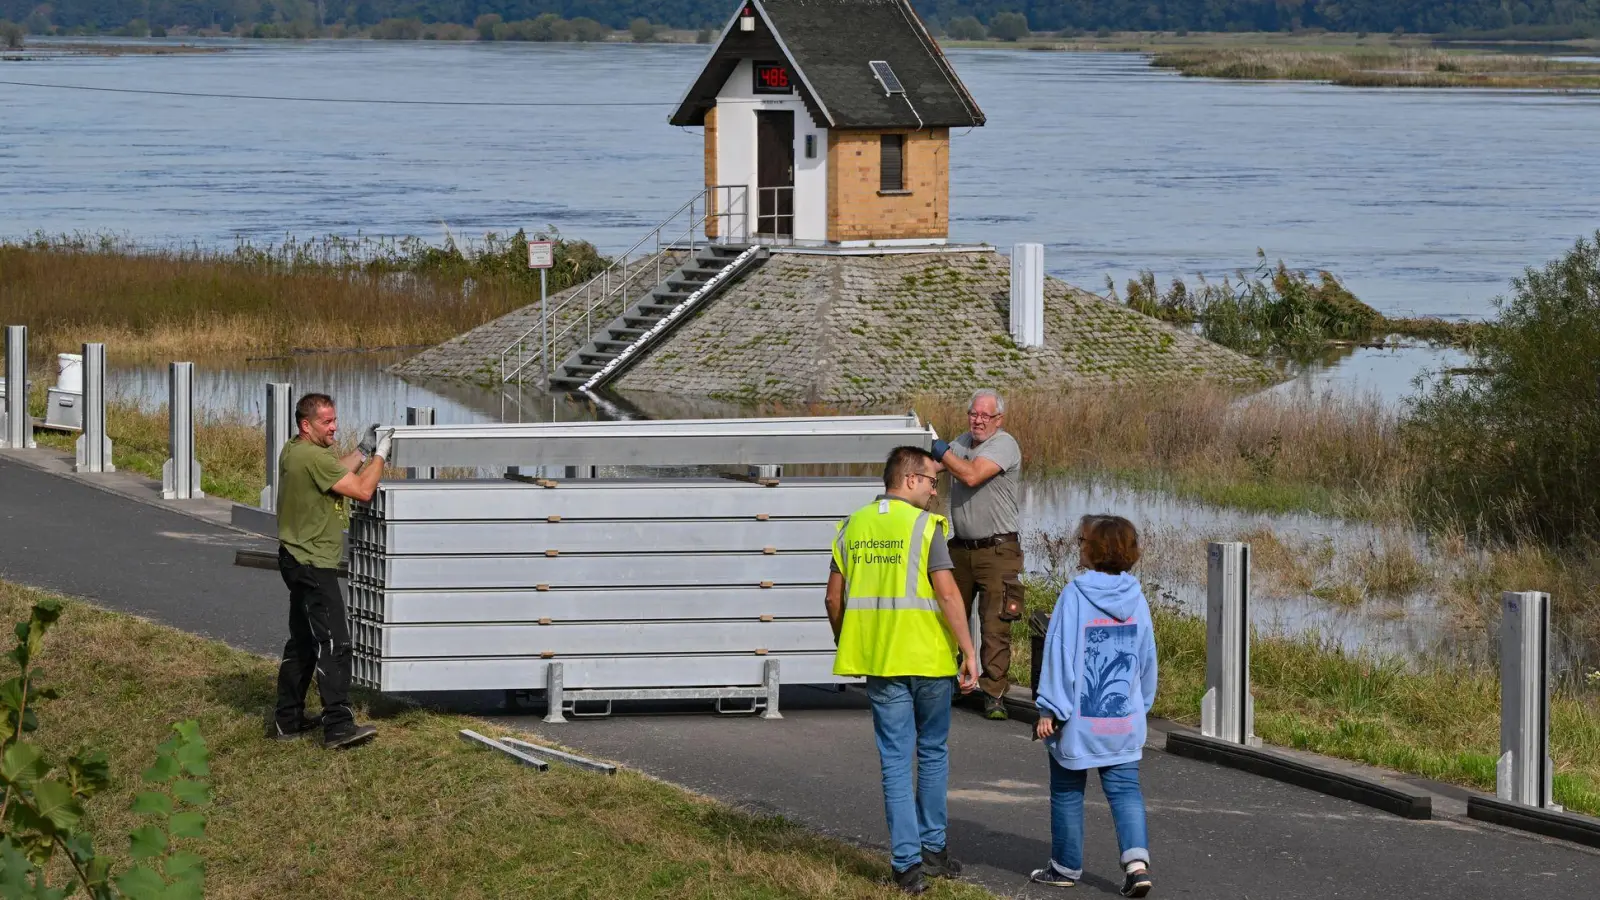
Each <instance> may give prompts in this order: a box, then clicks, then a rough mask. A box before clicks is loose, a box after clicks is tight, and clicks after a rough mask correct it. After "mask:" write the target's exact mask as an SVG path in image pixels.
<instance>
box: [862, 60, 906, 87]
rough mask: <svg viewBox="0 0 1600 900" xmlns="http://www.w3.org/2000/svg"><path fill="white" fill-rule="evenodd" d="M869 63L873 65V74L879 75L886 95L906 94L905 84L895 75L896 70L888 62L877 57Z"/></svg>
mask: <svg viewBox="0 0 1600 900" xmlns="http://www.w3.org/2000/svg"><path fill="white" fill-rule="evenodd" d="M867 65H869V66H871V67H872V74H873V75H874V76H876V77H877V79H878V83H879V84H881V85H883V92H884V95H885V96H887V95H889V94H904V93H905V92H906V89H905V86H904V85H902V84H901V83H900V79H898V78H896V77H895V74H894V70H893V69H891V68H889V64H888V63H887V62H885V61H884V60H881V59H875V60H873V61H871V62H869V63H867Z"/></svg>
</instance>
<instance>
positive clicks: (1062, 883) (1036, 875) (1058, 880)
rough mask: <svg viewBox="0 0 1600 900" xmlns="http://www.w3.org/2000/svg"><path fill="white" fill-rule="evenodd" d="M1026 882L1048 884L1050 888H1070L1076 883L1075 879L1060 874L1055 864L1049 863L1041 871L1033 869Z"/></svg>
mask: <svg viewBox="0 0 1600 900" xmlns="http://www.w3.org/2000/svg"><path fill="white" fill-rule="evenodd" d="M1028 880H1029V881H1031V882H1033V883H1034V884H1048V885H1050V886H1051V887H1072V886H1073V885H1075V884H1077V883H1078V882H1077V880H1076V879H1074V878H1072V877H1070V876H1067V875H1063V874H1061V870H1060V869H1058V868H1056V864H1055V863H1051V864H1049V865H1047V866H1045V867H1044V868H1042V869H1034V870H1033V873H1032V874H1031V875H1029V876H1028Z"/></svg>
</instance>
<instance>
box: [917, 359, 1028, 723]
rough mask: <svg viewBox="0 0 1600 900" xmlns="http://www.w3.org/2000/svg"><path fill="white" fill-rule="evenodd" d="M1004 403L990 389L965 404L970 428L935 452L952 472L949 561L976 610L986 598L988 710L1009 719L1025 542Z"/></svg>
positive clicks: (1018, 453)
mask: <svg viewBox="0 0 1600 900" xmlns="http://www.w3.org/2000/svg"><path fill="white" fill-rule="evenodd" d="M1005 416H1006V404H1005V400H1004V399H1003V398H1002V397H1001V396H1000V395H999V394H998V393H996V392H995V391H992V390H989V389H988V388H985V389H983V390H980V391H978V392H977V393H975V394H973V395H972V401H971V402H970V403H968V404H967V423H968V428H969V430H968V431H967V432H966V433H965V434H963V435H961V436H960V437H958V438H956V439H955V440H954V441H951V442H950V443H948V444H947V443H945V442H944V441H934V443H933V456H934V459H937V460H939V461H940V462H941V463H943V464H944V467H945V468H946V469H948V470H950V524H951V527H952V530H954V531H955V536H954V537H953V538H951V539H950V558H951V560H952V561H953V562H954V563H955V577H956V586H957V587H959V588H960V589H961V599H962V600H963V601H964V602H965V603H966V606H967V615H968V616H969V617H970V616H971V615H972V603H973V600H974V595H975V594H976V595H979V596H981V598H982V599H981V600H980V601H979V604H978V616H979V618H980V619H982V623H983V627H982V631H983V641H982V647H981V649H980V650H979V651H978V653H979V656H980V658H981V660H982V663H983V677H982V678H981V679H980V680H979V686H980V687H981V688H983V694H984V700H983V714H984V715H985V716H986V717H988V718H991V719H1004V718H1006V707H1005V703H1004V702H1002V701H1003V698H1004V697H1005V693H1006V687H1007V686H1008V685H1009V683H1010V678H1009V672H1010V671H1011V623H1012V622H1015V621H1016V620H1017V619H1019V618H1021V617H1022V612H1023V607H1024V602H1023V587H1022V580H1021V576H1022V543H1021V542H1020V541H1019V540H1018V537H1017V516H1018V506H1019V504H1018V497H1019V495H1020V486H1019V484H1018V482H1019V480H1020V476H1021V474H1022V448H1021V447H1019V446H1018V445H1017V439H1016V438H1014V437H1012V436H1011V435H1009V434H1007V433H1006V431H1005Z"/></svg>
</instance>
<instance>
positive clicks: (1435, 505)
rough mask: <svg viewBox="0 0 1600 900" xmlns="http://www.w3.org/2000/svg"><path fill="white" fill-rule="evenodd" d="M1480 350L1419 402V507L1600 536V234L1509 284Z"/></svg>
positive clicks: (1564, 536) (1415, 435)
mask: <svg viewBox="0 0 1600 900" xmlns="http://www.w3.org/2000/svg"><path fill="white" fill-rule="evenodd" d="M1495 305H1496V309H1497V316H1496V318H1495V320H1494V321H1493V322H1491V323H1489V325H1488V326H1487V327H1486V328H1485V329H1484V330H1483V331H1482V332H1481V334H1480V335H1479V342H1478V344H1477V345H1476V346H1475V347H1474V350H1473V353H1474V355H1475V357H1476V364H1475V365H1474V367H1473V371H1474V372H1476V373H1479V374H1472V375H1464V376H1453V377H1446V378H1444V379H1443V380H1441V381H1440V382H1439V383H1438V384H1437V385H1435V386H1434V387H1433V389H1432V390H1430V391H1428V392H1426V393H1424V394H1422V395H1421V396H1419V397H1418V398H1417V399H1416V400H1414V401H1413V402H1412V406H1411V410H1410V415H1409V416H1408V422H1407V434H1408V437H1409V439H1410V440H1411V441H1413V442H1414V444H1415V446H1417V447H1418V448H1419V449H1420V450H1421V451H1422V454H1421V458H1423V459H1425V460H1427V461H1428V468H1427V470H1426V474H1425V476H1424V478H1423V479H1422V481H1421V483H1420V484H1419V485H1418V488H1419V491H1420V501H1421V506H1422V508H1423V509H1425V510H1427V511H1428V512H1429V513H1430V514H1431V515H1432V516H1434V517H1436V518H1440V519H1445V520H1449V521H1450V522H1451V523H1452V524H1456V525H1459V526H1460V527H1462V528H1465V529H1467V530H1469V531H1472V532H1475V533H1483V534H1489V535H1495V536H1504V537H1523V536H1530V535H1531V536H1536V537H1538V538H1540V539H1543V540H1545V541H1549V542H1552V543H1556V544H1572V543H1575V542H1578V541H1580V540H1585V539H1589V538H1597V537H1600V481H1597V480H1596V479H1595V477H1594V473H1595V472H1597V471H1600V232H1596V233H1595V235H1594V238H1593V239H1592V240H1586V239H1579V240H1578V242H1577V243H1576V244H1575V245H1574V246H1573V248H1572V249H1571V250H1570V251H1568V252H1567V253H1566V254H1565V255H1563V256H1562V257H1561V258H1559V259H1556V260H1553V261H1551V262H1550V263H1547V264H1546V265H1545V266H1544V268H1542V269H1534V268H1531V267H1530V268H1529V269H1527V271H1526V272H1524V274H1523V275H1522V277H1520V278H1517V279H1514V280H1513V281H1512V294H1511V296H1510V297H1509V298H1505V297H1502V298H1499V299H1497V300H1496V301H1495Z"/></svg>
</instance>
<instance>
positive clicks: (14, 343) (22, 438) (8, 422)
mask: <svg viewBox="0 0 1600 900" xmlns="http://www.w3.org/2000/svg"><path fill="white" fill-rule="evenodd" d="M5 388H6V402H5V406H4V408H3V409H0V447H10V448H11V449H13V450H29V449H32V448H34V447H36V446H38V445H37V444H35V443H34V442H33V417H32V416H31V415H29V413H28V326H26V325H7V326H6V382H5Z"/></svg>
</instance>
